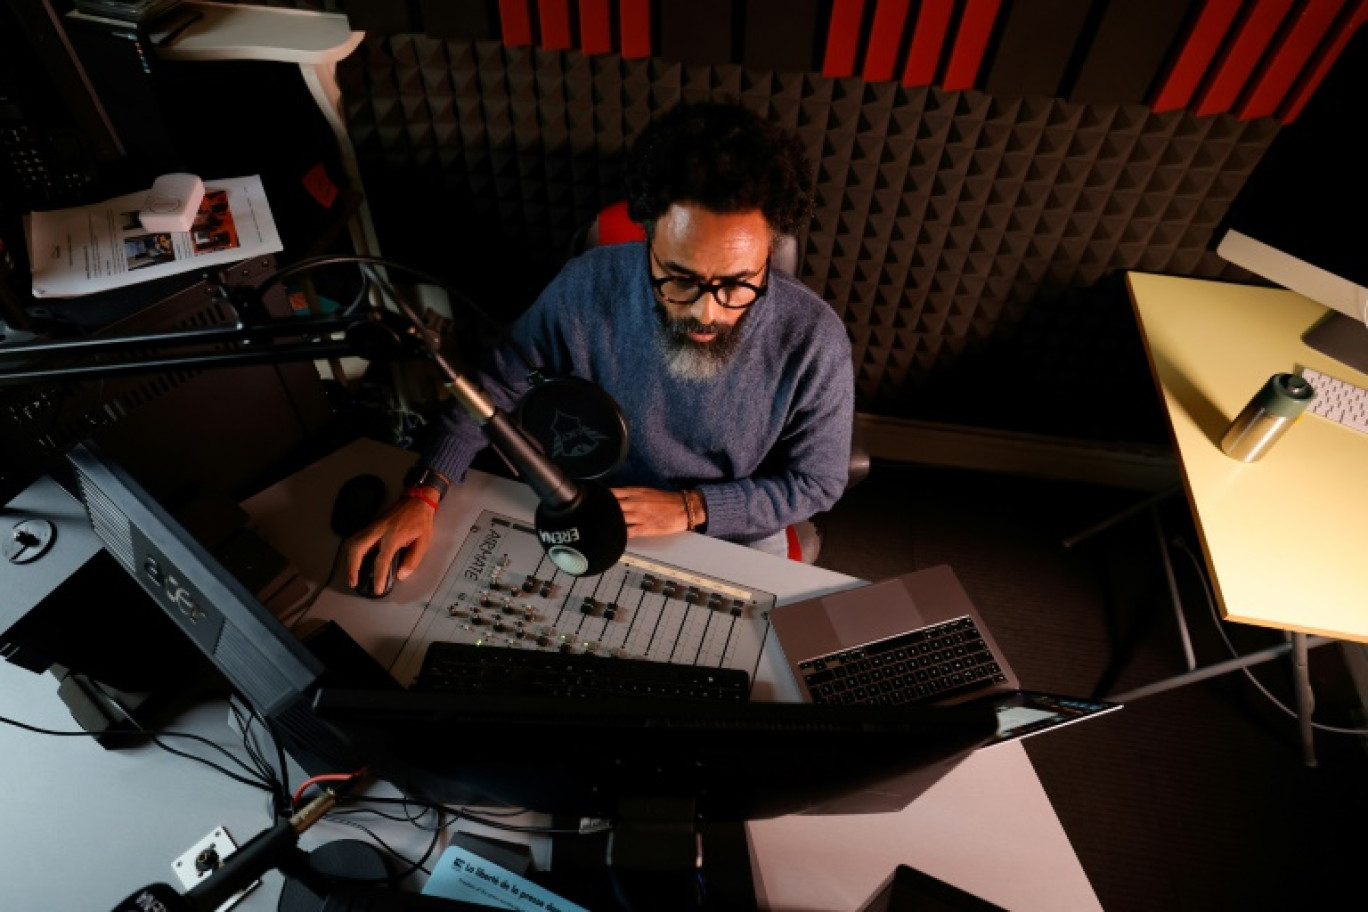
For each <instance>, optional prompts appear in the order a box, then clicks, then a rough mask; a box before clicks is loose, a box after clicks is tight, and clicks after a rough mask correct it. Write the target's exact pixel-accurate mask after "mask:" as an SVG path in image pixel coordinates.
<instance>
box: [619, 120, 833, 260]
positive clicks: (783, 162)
mask: <svg viewBox="0 0 1368 912" xmlns="http://www.w3.org/2000/svg"><path fill="white" fill-rule="evenodd" d="M623 171H624V186H625V190H626V195H627V214H628V215H630V216H631V218H632V219H633V221H636V222H638V223H640V224H642V225H645V226H647V230H648V231H649V230H650V228H651V226H652V225H653V223H654V222H655V220H656V219H658V218H660V216H662V215H664V214H665V210H667V209H669V208H670V206H671V204H673V203H677V202H688V203H694V204H696V205H698V206H702V207H703V208H704V209H707V210H709V211H710V212H717V213H733V212H748V211H753V210H756V209H758V210H760V211H761V212H762V213H763V214H764V216H765V219H766V221H768V222H769V226H770V229H771V230H772V231H774V232H775V233H776V234H796V233H798V231H799V230H800V229H802V228H803V227H804V226H805V225H806V224H807V222H808V221H809V220H810V219H811V218H812V210H813V193H812V183H813V181H812V165H811V164H810V163H809V162H808V158H807V155H806V153H805V152H804V151H803V146H802V144H801V143H800V142H799V141H798V138H797V137H796V136H793V135H792V134H790V133H788V132H786V131H785V130H783V129H782V128H781V127H779V126H777V125H775V124H772V123H769V122H768V121H766V120H764V119H763V118H761V117H760V116H759V115H757V114H755V113H754V112H752V111H750V110H749V109H747V108H744V107H742V106H741V105H739V104H735V103H729V102H718V101H707V102H696V103H685V104H680V105H678V106H676V107H674V108H672V109H671V110H670V111H668V112H666V113H665V114H663V115H662V116H660V117H658V118H656V119H655V120H653V121H652V122H651V123H649V124H647V125H646V127H645V128H644V129H642V131H641V134H640V135H639V136H638V137H637V138H636V140H635V142H633V143H632V147H631V149H630V151H629V152H628V153H627V158H626V161H625V162H624V165H623Z"/></svg>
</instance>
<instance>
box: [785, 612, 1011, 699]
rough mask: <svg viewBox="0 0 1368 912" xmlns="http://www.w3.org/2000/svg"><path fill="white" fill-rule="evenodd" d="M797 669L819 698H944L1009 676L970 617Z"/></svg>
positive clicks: (806, 663) (805, 664)
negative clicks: (1003, 670)
mask: <svg viewBox="0 0 1368 912" xmlns="http://www.w3.org/2000/svg"><path fill="white" fill-rule="evenodd" d="M798 669H799V671H800V673H801V674H802V675H803V680H804V682H806V684H807V687H808V693H809V695H810V696H811V697H812V702H814V703H837V704H843V703H866V704H871V705H874V706H896V705H898V704H900V703H917V702H922V701H940V700H945V699H949V698H951V697H958V696H961V695H962V694H966V693H972V692H973V691H977V690H982V689H985V688H987V687H989V686H991V685H992V684H1000V683H1002V682H1004V681H1006V680H1007V676H1006V675H1005V674H1003V673H1002V666H1001V665H1000V664H999V663H998V661H997V657H996V656H994V655H993V653H992V651H991V650H989V648H988V644H987V643H985V642H984V641H983V636H982V635H981V634H980V633H979V630H978V625H976V624H975V623H974V621H973V619H972V618H969V617H962V618H956V619H955V620H953V621H946V622H944V623H942V624H935V625H933V626H931V627H923V628H922V629H920V630H914V631H912V632H911V633H903V634H899V635H898V636H895V637H889V638H888V639H886V640H880V641H878V642H877V643H870V644H868V645H865V646H860V647H858V648H856V649H847V650H845V651H844V652H838V653H833V654H832V655H829V656H823V657H821V658H819V659H809V660H807V661H806V662H800V663H799V664H798Z"/></svg>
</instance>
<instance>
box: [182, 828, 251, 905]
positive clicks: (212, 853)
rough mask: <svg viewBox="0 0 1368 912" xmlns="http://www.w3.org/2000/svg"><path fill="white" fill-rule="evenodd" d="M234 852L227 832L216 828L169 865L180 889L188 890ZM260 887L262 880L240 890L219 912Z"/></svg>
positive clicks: (225, 902) (215, 869)
mask: <svg viewBox="0 0 1368 912" xmlns="http://www.w3.org/2000/svg"><path fill="white" fill-rule="evenodd" d="M235 851H237V845H236V844H235V843H234V842H233V840H232V837H230V836H229V835H228V831H227V830H225V829H224V828H223V827H217V828H215V829H214V831H213V832H212V833H210V834H209V835H207V836H205V837H204V838H203V839H201V840H200V841H199V842H197V843H195V844H194V845H192V846H191V847H190V848H188V849H186V850H185V852H184V854H182V855H181V856H180V857H179V858H177V859H176V860H175V861H173V862H171V869H172V870H173V871H175V872H176V876H177V877H178V878H180V882H181V886H182V887H183V888H184V889H186V890H189V889H190V888H191V887H193V886H195V885H196V884H198V883H199V882H200V881H202V880H204V879H205V878H207V877H209V876H210V875H211V874H213V873H214V872H215V871H217V870H218V869H219V866H220V865H222V864H223V859H225V858H227V857H228V856H229V855H231V854H233V853H234V852H235ZM260 884H261V881H259V880H257V881H253V882H252V883H250V884H248V885H247V886H245V887H243V888H242V889H241V890H240V891H238V892H237V893H236V894H234V895H233V896H231V897H229V898H228V899H226V900H224V902H223V905H221V906H219V907H218V912H225V910H227V909H231V908H232V907H233V906H235V905H236V904H237V902H238V900H240V899H242V897H244V896H246V895H247V894H248V893H250V892H251V891H252V890H254V889H255V888H256V887H258V886H259V885H260Z"/></svg>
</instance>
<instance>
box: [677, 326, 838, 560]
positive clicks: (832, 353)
mask: <svg viewBox="0 0 1368 912" xmlns="http://www.w3.org/2000/svg"><path fill="white" fill-rule="evenodd" d="M813 352H814V358H813V359H812V360H811V362H810V363H809V364H808V365H807V366H806V369H805V370H803V371H802V372H801V373H799V374H798V375H797V376H796V377H795V378H794V383H795V391H796V394H795V396H794V405H793V408H792V409H791V410H790V413H789V417H788V420H787V422H786V423H785V425H784V428H783V431H782V433H781V435H780V438H779V441H778V442H777V443H776V445H775V447H774V448H773V449H772V450H771V451H770V453H769V454H768V455H767V456H766V459H765V462H764V464H763V465H762V466H761V467H760V469H759V470H758V471H757V472H755V473H754V474H752V475H751V476H749V477H747V478H739V479H736V480H734V481H730V482H725V483H718V484H704V485H700V486H699V488H698V490H699V491H700V492H701V493H702V494H703V498H704V501H705V502H706V505H707V516H708V521H707V526H706V532H707V534H709V535H712V536H715V537H718V538H726V539H730V540H733V541H739V542H749V541H755V540H757V539H760V538H764V537H765V536H768V535H772V534H774V533H775V532H777V531H779V530H781V529H783V528H785V527H787V526H789V525H791V524H792V523H795V522H799V521H801V520H804V519H807V518H809V517H811V516H812V515H814V514H816V513H820V512H822V511H823V510H826V509H829V508H830V507H831V506H832V505H833V504H834V503H836V501H837V500H838V499H840V497H841V494H842V493H843V492H844V491H845V486H846V483H847V481H848V480H849V477H850V439H851V431H852V428H853V423H854V420H855V380H854V371H853V368H852V360H851V353H850V341H849V339H848V338H847V337H846V335H845V332H844V328H843V327H841V326H840V325H839V324H836V326H835V328H834V329H829V330H828V331H826V332H824V333H823V334H822V336H821V339H820V342H819V344H817V345H814V346H813Z"/></svg>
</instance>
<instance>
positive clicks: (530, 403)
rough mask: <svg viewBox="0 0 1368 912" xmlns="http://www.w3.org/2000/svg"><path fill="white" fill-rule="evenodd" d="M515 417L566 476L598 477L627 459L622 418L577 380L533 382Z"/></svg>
mask: <svg viewBox="0 0 1368 912" xmlns="http://www.w3.org/2000/svg"><path fill="white" fill-rule="evenodd" d="M516 417H517V419H518V423H519V424H520V425H521V426H522V429H523V430H524V431H526V432H527V433H528V435H529V436H530V437H532V439H533V440H535V441H536V442H537V444H538V445H539V446H540V447H541V449H542V452H543V453H545V454H546V455H547V457H548V458H550V460H551V461H552V462H554V463H555V464H556V465H558V466H559V467H560V468H561V471H563V472H565V474H567V475H569V476H570V477H571V478H575V479H579V480H586V479H593V478H602V477H604V476H605V475H607V474H608V473H609V472H611V471H613V470H614V469H616V468H617V467H618V466H619V465H621V464H622V460H624V459H626V458H627V446H628V439H627V419H625V418H624V417H623V416H622V410H621V409H620V408H618V404H617V402H616V401H614V399H613V397H612V396H610V395H609V394H608V393H607V392H605V391H604V390H603V388H602V387H599V386H597V385H595V384H593V383H590V382H589V381H588V380H584V379H582V378H580V377H552V378H550V379H547V380H541V381H539V382H538V381H534V383H533V385H532V388H531V389H529V390H528V391H527V393H526V394H525V395H524V396H523V397H522V399H521V400H520V401H519V402H518V408H517V413H516Z"/></svg>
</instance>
